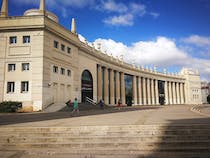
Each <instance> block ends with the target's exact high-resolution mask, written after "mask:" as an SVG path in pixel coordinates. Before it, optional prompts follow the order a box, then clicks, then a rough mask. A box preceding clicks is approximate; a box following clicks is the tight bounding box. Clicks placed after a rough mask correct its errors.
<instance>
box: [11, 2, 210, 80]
mask: <svg viewBox="0 0 210 158" xmlns="http://www.w3.org/2000/svg"><path fill="white" fill-rule="evenodd" d="M38 5H39V0H9V15H11V16H17V15H22V14H23V13H24V11H25V10H27V9H31V8H38ZM46 6H47V9H48V10H49V11H51V12H53V13H55V14H56V15H57V16H58V17H59V22H60V23H61V24H62V25H63V26H64V27H65V28H67V29H70V24H71V18H72V17H74V18H76V21H77V32H78V34H80V38H81V40H84V38H86V39H87V40H88V41H89V42H94V44H95V45H97V43H101V47H102V51H103V52H105V51H106V52H107V53H108V54H112V55H113V56H120V55H123V58H124V60H125V61H127V62H129V63H135V64H136V65H143V66H144V67H146V65H148V67H150V66H154V65H156V66H157V67H159V68H160V69H163V68H167V69H168V71H170V72H175V71H180V69H181V68H182V67H191V68H194V69H198V70H199V71H200V74H201V78H202V80H208V81H210V29H209V28H210V16H209V15H210V1H209V0H46Z"/></svg>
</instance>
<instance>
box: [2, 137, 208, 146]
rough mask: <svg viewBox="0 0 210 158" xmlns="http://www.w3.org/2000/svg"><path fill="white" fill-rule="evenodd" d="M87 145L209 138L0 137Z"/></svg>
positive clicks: (194, 140) (197, 140)
mask: <svg viewBox="0 0 210 158" xmlns="http://www.w3.org/2000/svg"><path fill="white" fill-rule="evenodd" d="M42 142H43V143H45V142H48V143H61V142H70V143H71V142H72V143H87V142H96V143H99V142H102V143H103V142H108V143H109V142H115V143H116V142H117V143H138V142H144V143H152V142H174V143H176V142H210V136H199V137H195V136H158V137H154V136H147V137H145V136H138V137H134V136H132V137H131V136H130V137H120V136H119V137H46V136H43V137H26V136H24V137H19V136H17V137H15V136H10V137H0V144H5V143H6V144H7V143H42Z"/></svg>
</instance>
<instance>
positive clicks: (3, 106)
mask: <svg viewBox="0 0 210 158" xmlns="http://www.w3.org/2000/svg"><path fill="white" fill-rule="evenodd" d="M21 107H22V103H21V102H14V101H4V102H1V103H0V112H16V110H17V109H18V108H21Z"/></svg>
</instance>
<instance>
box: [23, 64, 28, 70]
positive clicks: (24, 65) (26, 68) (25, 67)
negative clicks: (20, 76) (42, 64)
mask: <svg viewBox="0 0 210 158" xmlns="http://www.w3.org/2000/svg"><path fill="white" fill-rule="evenodd" d="M28 70H29V63H22V71H28Z"/></svg>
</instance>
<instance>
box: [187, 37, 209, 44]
mask: <svg viewBox="0 0 210 158" xmlns="http://www.w3.org/2000/svg"><path fill="white" fill-rule="evenodd" d="M183 41H184V42H185V43H189V44H194V45H196V46H210V37H203V36H198V35H192V36H190V37H187V38H184V39H183Z"/></svg>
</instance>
